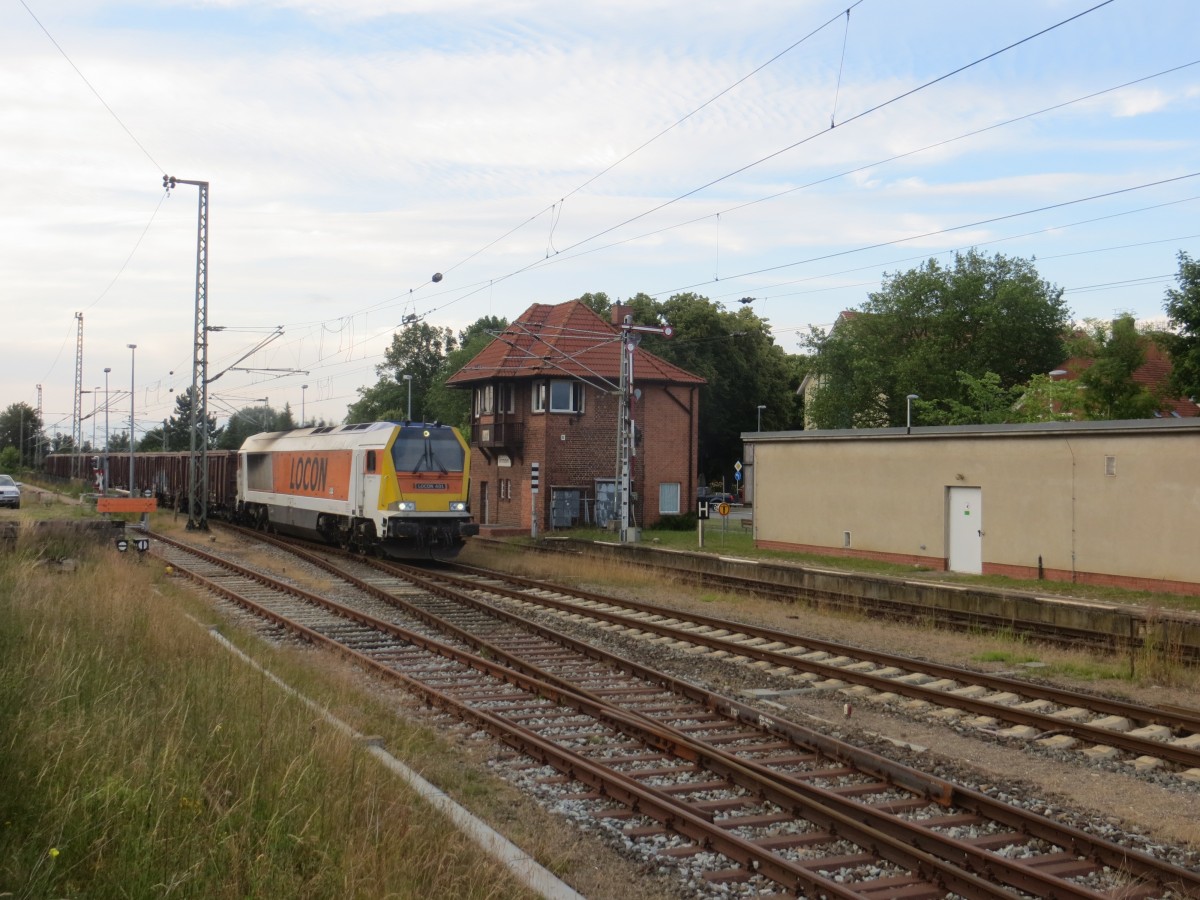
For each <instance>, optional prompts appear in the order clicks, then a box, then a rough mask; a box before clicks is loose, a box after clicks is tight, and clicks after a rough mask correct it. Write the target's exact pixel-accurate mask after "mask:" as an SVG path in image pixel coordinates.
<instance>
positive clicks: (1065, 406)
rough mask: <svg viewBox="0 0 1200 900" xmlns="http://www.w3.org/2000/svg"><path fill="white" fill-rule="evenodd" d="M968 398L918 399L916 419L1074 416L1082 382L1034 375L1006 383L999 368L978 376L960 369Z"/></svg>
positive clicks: (987, 421)
mask: <svg viewBox="0 0 1200 900" xmlns="http://www.w3.org/2000/svg"><path fill="white" fill-rule="evenodd" d="M958 376H959V381H960V383H961V384H962V386H963V388H964V390H965V399H964V400H958V399H954V398H952V399H949V400H933V401H929V400H920V399H918V400H914V401H913V421H914V423H917V424H920V425H998V424H1006V423H1015V422H1051V421H1064V420H1069V419H1073V418H1074V415H1073V411H1074V409H1075V404H1076V400H1077V397H1078V386H1077V385H1076V383H1075V382H1073V381H1055V380H1054V379H1053V378H1051V377H1050V375H1048V374H1046V375H1034V376H1033V378H1031V379H1030V380H1029V381H1028V382H1027V383H1026V384H1017V385H1013V386H1012V387H1008V388H1006V387H1004V386H1003V385H1002V384H1001V383H1000V376H999V375H997V374H996V373H995V372H984V373H983V375H981V376H979V377H976V376H974V375H971V374H970V373H968V372H959V373H958Z"/></svg>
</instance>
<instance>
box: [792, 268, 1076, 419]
mask: <svg viewBox="0 0 1200 900" xmlns="http://www.w3.org/2000/svg"><path fill="white" fill-rule="evenodd" d="M853 312H854V314H853V315H850V316H844V317H842V318H841V319H840V320H839V322H838V324H837V325H836V326H835V327H834V328H832V329H830V330H829V331H824V330H821V329H814V330H813V331H812V333H811V334H810V335H809V336H808V337H807V338H806V339H805V340H804V342H803V343H804V344H805V345H806V346H807V347H808V348H809V349H811V350H813V351H815V357H814V359H813V363H812V365H813V373H814V374H815V375H817V376H818V377H819V379H820V383H821V385H822V386H821V388H820V389H819V390H818V391H817V392H816V393H815V396H814V397H813V400H812V409H810V410H809V411H808V414H809V415H810V417H811V418H812V419H813V420H814V421H815V422H816V424H817V426H818V427H820V428H848V427H876V426H885V425H903V424H904V422H905V419H906V413H907V404H906V399H905V398H906V397H907V396H908V395H909V394H918V395H920V396H921V398H922V399H924V400H925V401H926V402H934V401H942V402H943V403H944V404H946V405H947V406H946V407H944V408H948V405H949V404H951V403H955V404H959V405H960V406H963V407H970V406H971V405H972V404H973V402H976V401H977V399H978V398H975V400H973V399H972V397H971V393H970V392H971V386H970V383H969V382H964V381H963V379H962V378H961V376H960V373H966V374H967V375H968V376H970V377H971V378H973V379H983V378H984V377H985V375H986V373H989V372H990V373H994V374H995V375H996V376H997V379H998V381H997V383H996V387H997V388H1002V389H1004V390H1009V389H1011V388H1013V387H1015V386H1017V385H1020V384H1024V383H1027V382H1028V381H1029V380H1030V379H1031V378H1032V377H1033V376H1034V375H1037V374H1041V373H1045V372H1048V371H1050V370H1051V369H1052V368H1054V367H1055V366H1056V365H1058V364H1059V363H1060V362H1062V360H1063V358H1064V355H1065V352H1064V347H1063V337H1062V336H1063V334H1064V332H1065V330H1066V327H1067V324H1068V318H1069V312H1068V310H1067V308H1066V306H1065V304H1064V303H1063V300H1062V289H1061V288H1057V287H1054V286H1053V285H1051V284H1049V283H1048V282H1046V281H1043V280H1042V279H1041V278H1040V277H1039V275H1038V273H1037V270H1036V269H1035V268H1034V266H1033V264H1032V262H1030V261H1028V260H1024V259H1019V258H1008V257H1005V256H1002V255H1000V254H997V255H996V256H994V257H987V256H984V255H982V254H980V253H978V252H977V251H974V250H972V251H970V252H968V253H965V254H958V255H956V256H955V260H954V265H953V266H952V267H949V268H944V267H942V266H941V265H940V264H939V263H938V262H937V260H934V259H931V260H929V261H928V262H927V263H925V264H924V265H923V266H921V267H919V268H916V269H911V270H909V271H908V272H904V273H896V274H893V275H891V276H887V277H885V280H884V285H883V287H882V289H881V290H879V291H877V292H875V293H873V294H871V295H869V297H868V299H867V302H866V303H865V304H864V305H863V307H862V308H861V309H859V310H854V311H853ZM982 385H983V382H977V383H976V388H977V389H978V388H979V387H981V386H982Z"/></svg>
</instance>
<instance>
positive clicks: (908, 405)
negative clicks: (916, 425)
mask: <svg viewBox="0 0 1200 900" xmlns="http://www.w3.org/2000/svg"><path fill="white" fill-rule="evenodd" d="M920 399H921V398H920V396H918V395H917V394H909V395H908V396H907V397H905V398H904V407H905V428H904V433H905V434H912V402H913V401H914V400H920Z"/></svg>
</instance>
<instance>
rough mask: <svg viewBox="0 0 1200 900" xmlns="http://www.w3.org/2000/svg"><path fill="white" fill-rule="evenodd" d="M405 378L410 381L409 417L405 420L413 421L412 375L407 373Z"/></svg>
mask: <svg viewBox="0 0 1200 900" xmlns="http://www.w3.org/2000/svg"><path fill="white" fill-rule="evenodd" d="M404 380H405V381H407V382H408V418H407V419H406V420H405V421H407V422H411V421H412V376H411V375H405V376H404Z"/></svg>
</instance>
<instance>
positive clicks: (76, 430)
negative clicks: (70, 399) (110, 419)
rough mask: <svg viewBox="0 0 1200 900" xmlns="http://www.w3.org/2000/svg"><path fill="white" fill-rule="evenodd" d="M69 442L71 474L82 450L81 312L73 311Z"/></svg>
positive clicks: (74, 473)
mask: <svg viewBox="0 0 1200 900" xmlns="http://www.w3.org/2000/svg"><path fill="white" fill-rule="evenodd" d="M71 442H72V443H73V444H74V445H75V446H74V447H72V448H71V449H72V450H73V451H74V456H72V458H71V459H72V462H71V476H72V477H74V476H75V475H77V474H79V473H78V472H77V471H76V469H77V468H78V465H79V454H80V453H82V452H83V313H81V312H77V313H75V402H74V403H73V404H72V406H71Z"/></svg>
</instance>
